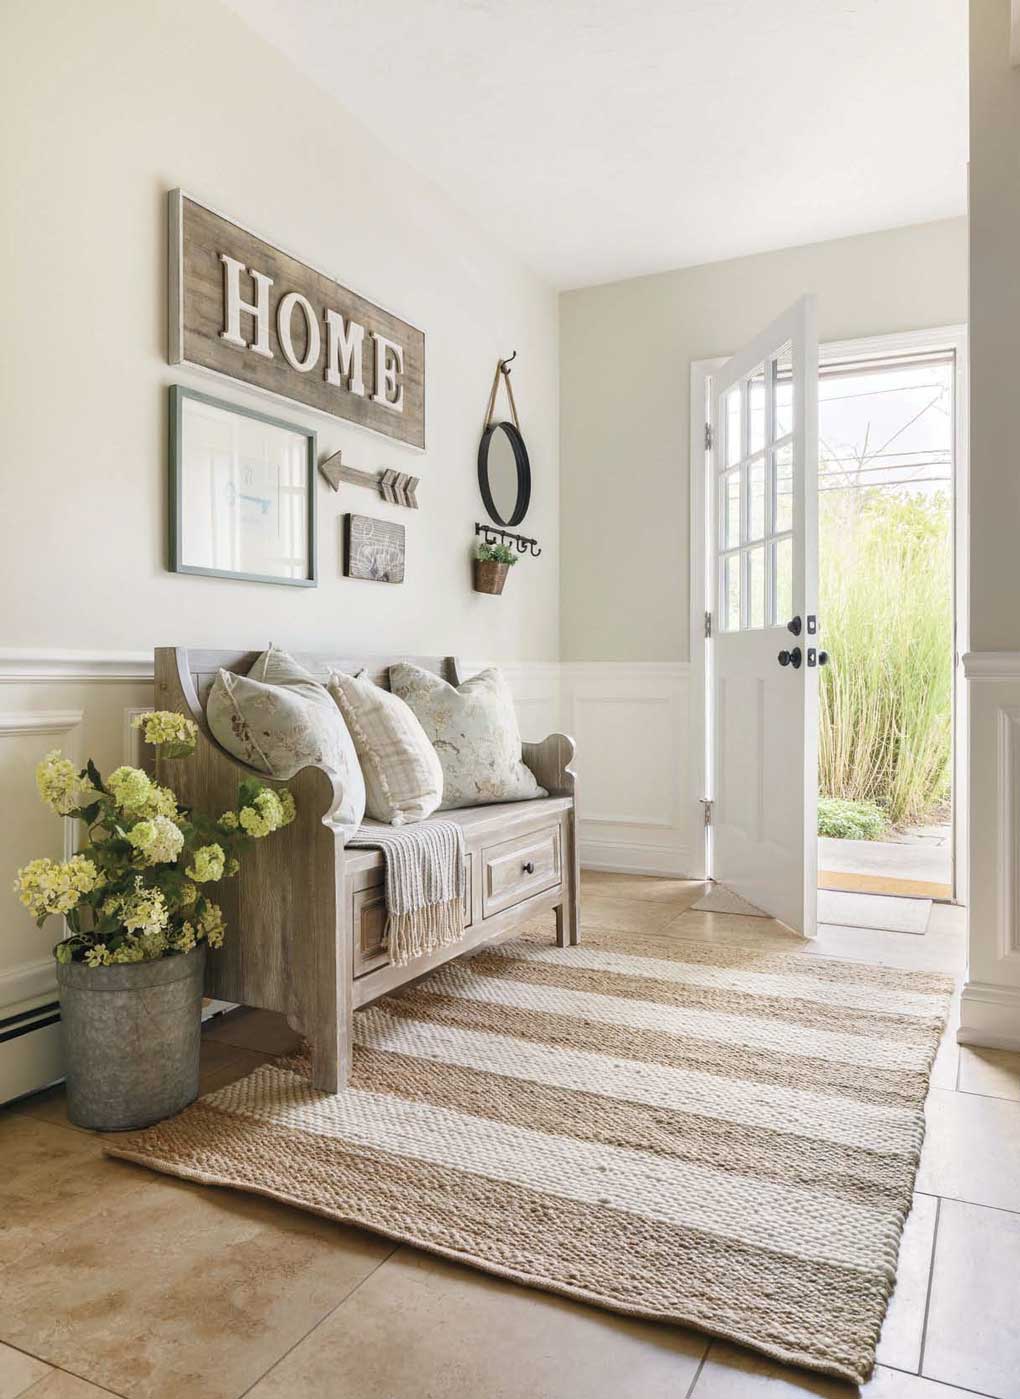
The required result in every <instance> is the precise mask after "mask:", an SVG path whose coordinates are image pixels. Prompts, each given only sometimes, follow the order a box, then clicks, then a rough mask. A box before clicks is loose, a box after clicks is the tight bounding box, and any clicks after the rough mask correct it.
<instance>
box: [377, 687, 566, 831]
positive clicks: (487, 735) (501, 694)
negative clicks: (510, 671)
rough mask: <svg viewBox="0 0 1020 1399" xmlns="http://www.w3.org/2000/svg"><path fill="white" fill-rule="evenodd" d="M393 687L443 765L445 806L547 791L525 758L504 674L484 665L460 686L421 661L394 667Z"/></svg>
mask: <svg viewBox="0 0 1020 1399" xmlns="http://www.w3.org/2000/svg"><path fill="white" fill-rule="evenodd" d="M390 688H391V690H392V691H393V693H394V694H395V695H399V696H400V698H401V699H402V700H404V701H405V703H406V704H408V705H409V706H410V708H411V709H412V710H413V711H414V713H415V714H416V715H417V717H418V721H419V723H420V724H421V726H422V728H423V729H424V730H425V732H426V734H427V735H428V736H429V738H430V739H431V741H432V746H433V747H434V748H435V750H436V752H437V753H438V755H439V761H440V763H441V764H442V767H443V802H442V808H443V809H444V810H449V809H450V808H451V807H457V806H482V805H485V804H486V803H488V802H518V801H528V800H530V799H531V798H532V797H545V796H548V793H547V792H546V790H545V788H544V787H540V786H539V785H538V783H537V782H536V781H535V776H534V773H532V771H531V769H530V768H529V767H528V766H527V765H526V764H525V763H524V760H523V759H522V757H521V735H520V730H519V729H518V727H517V716H516V715H515V713H514V701H513V696H512V694H511V693H510V686H509V685H508V684H507V682H506V679H505V678H504V676H503V673H502V672H501V671H499V670H496V669H491V670H483V671H481V672H480V673H479V674H478V675H473V676H472V677H471V679H470V680H465V681H464V683H463V684H462V685H459V686H457V688H456V689H455V688H454V687H453V686H452V685H449V684H447V682H446V681H445V680H443V679H441V678H440V677H439V676H438V675H433V674H432V672H431V671H428V670H422V669H421V668H420V667H419V666H416V665H408V664H407V663H406V662H403V661H402V662H400V664H398V665H393V666H390Z"/></svg>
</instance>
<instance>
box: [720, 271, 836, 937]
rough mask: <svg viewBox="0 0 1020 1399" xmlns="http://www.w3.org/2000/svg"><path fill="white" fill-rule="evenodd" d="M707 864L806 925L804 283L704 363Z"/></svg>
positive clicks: (814, 741)
mask: <svg viewBox="0 0 1020 1399" xmlns="http://www.w3.org/2000/svg"><path fill="white" fill-rule="evenodd" d="M709 412H710V428H711V433H710V436H709V438H708V441H709V442H710V443H711V449H710V454H709V470H710V473H711V487H712V489H711V490H710V491H709V493H708V499H709V501H710V505H709V515H710V519H709V545H710V551H709V555H710V563H711V567H710V570H709V579H710V580H711V592H712V594H714V596H713V600H712V602H711V603H710V604H709V605H710V608H711V613H712V626H711V627H710V628H708V629H707V630H709V631H710V632H711V637H712V639H711V641H710V642H709V643H708V650H709V662H708V676H709V706H708V712H709V745H710V749H709V758H710V764H709V767H708V771H709V773H711V774H712V788H711V792H710V796H711V797H712V807H711V812H712V820H711V849H710V860H711V864H710V868H711V870H712V874H713V877H714V878H715V879H717V880H718V881H719V882H720V883H721V884H724V885H726V887H727V888H729V889H731V890H732V891H733V892H734V893H736V894H738V895H740V896H741V897H742V898H744V899H747V900H748V901H749V902H750V903H752V904H754V905H756V907H758V908H760V909H761V910H762V911H763V912H765V913H770V914H771V915H772V916H773V917H774V918H778V919H779V920H780V921H781V922H783V923H785V924H787V926H788V927H790V928H793V929H795V930H796V931H797V932H799V933H803V934H804V936H805V937H813V936H814V934H815V928H816V900H817V889H816V885H817V877H818V868H817V867H818V841H817V829H816V827H817V801H818V660H819V655H821V657H822V661H823V663H824V660H825V655H824V652H821V653H820V652H819V649H818V640H819V639H818V635H817V613H818V495H817V488H818V335H817V330H816V328H815V302H814V297H812V296H805V297H802V298H801V299H800V300H799V301H797V302H796V303H795V304H794V305H793V306H791V307H790V309H789V310H788V311H786V312H785V313H784V314H783V315H782V316H780V317H779V319H778V320H776V321H773V323H772V324H771V325H770V326H769V327H768V329H767V330H765V331H763V332H762V333H761V334H760V335H758V336H756V337H755V339H754V340H753V341H752V342H751V343H750V345H748V346H747V347H746V348H745V349H744V350H742V351H741V352H740V353H739V354H737V355H734V357H733V358H732V359H731V360H730V361H729V362H728V363H727V364H725V365H724V366H723V367H722V369H721V370H719V371H718V373H717V374H714V375H713V377H712V386H711V395H710V408H709Z"/></svg>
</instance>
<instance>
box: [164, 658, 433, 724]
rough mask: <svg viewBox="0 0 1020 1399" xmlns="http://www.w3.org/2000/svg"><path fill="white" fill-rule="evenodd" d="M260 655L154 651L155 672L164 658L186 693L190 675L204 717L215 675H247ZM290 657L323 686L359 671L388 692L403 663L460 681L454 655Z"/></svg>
mask: <svg viewBox="0 0 1020 1399" xmlns="http://www.w3.org/2000/svg"><path fill="white" fill-rule="evenodd" d="M259 654H260V653H259V652H258V651H204V650H197V649H194V648H188V647H186V646H175V647H160V648H159V649H158V650H157V652H156V666H157V673H158V672H159V670H160V663H161V658H164V664H167V663H170V668H171V669H172V670H175V671H176V672H177V675H178V676H179V678H180V680H181V682H182V686H183V688H184V689H185V692H186V691H187V688H188V687H187V686H186V685H184V680H185V676H190V677H191V688H192V691H193V694H194V697H195V698H196V699H197V701H198V703H199V705H200V706H201V709H202V711H203V714H204V711H205V705H206V700H207V699H208V697H209V691H210V689H211V688H212V684H213V681H214V680H215V679H216V675H217V673H218V672H219V671H220V670H231V671H234V672H235V673H236V674H238V675H247V673H248V671H249V670H251V668H252V666H253V665H254V664H255V661H256V660H257V659H258V656H259ZM291 654H292V655H293V656H294V659H295V660H296V661H298V662H299V663H300V664H301V665H303V666H304V667H305V669H306V670H308V671H310V672H311V673H312V675H314V676H315V678H316V679H317V680H321V681H323V682H324V683H325V681H327V680H328V679H329V677H330V674H331V673H332V672H333V671H340V672H342V673H345V674H347V675H356V674H357V673H358V671H361V670H364V671H365V673H366V675H368V676H370V677H371V679H372V680H374V681H375V683H376V684H377V685H382V686H383V688H384V689H387V690H388V689H389V687H390V676H389V668H390V666H391V665H396V664H397V662H398V661H406V662H409V663H410V664H411V665H416V666H420V667H421V668H422V670H430V671H432V672H433V674H435V675H440V676H442V678H443V679H444V680H448V681H449V682H450V684H451V685H455V684H457V681H458V679H459V676H458V671H457V662H456V660H455V658H454V657H453V656H344V655H340V654H338V653H334V652H325V651H294V652H292V653H291ZM171 658H172V663H171ZM190 698H191V697H190V696H189V699H190Z"/></svg>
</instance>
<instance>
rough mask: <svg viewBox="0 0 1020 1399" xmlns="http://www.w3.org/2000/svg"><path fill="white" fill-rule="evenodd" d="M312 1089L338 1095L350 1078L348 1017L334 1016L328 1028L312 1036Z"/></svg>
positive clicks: (324, 1027) (325, 1027)
mask: <svg viewBox="0 0 1020 1399" xmlns="http://www.w3.org/2000/svg"><path fill="white" fill-rule="evenodd" d="M311 1047H312V1087H313V1088H316V1089H318V1091H319V1092H320V1093H340V1092H342V1091H343V1089H344V1088H346V1087H347V1084H348V1082H349V1081H350V1077H351V1036H350V1018H349V1017H347V1019H346V1020H341V1018H339V1017H337V1018H336V1020H335V1021H334V1023H333V1025H332V1026H329V1025H326V1026H323V1027H321V1028H320V1029H319V1030H317V1032H316V1033H315V1034H314V1035H313V1036H312V1040H311Z"/></svg>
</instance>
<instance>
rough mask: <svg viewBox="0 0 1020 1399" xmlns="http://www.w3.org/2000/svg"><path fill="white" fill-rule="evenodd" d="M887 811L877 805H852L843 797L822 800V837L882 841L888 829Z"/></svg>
mask: <svg viewBox="0 0 1020 1399" xmlns="http://www.w3.org/2000/svg"><path fill="white" fill-rule="evenodd" d="M888 824H889V823H888V821H887V820H886V815H885V812H884V811H883V810H882V808H881V807H879V806H876V805H875V803H874V802H848V801H844V800H843V798H842V797H819V798H818V834H819V835H820V836H832V837H833V839H835V840H878V839H879V838H880V837H881V836H883V835H884V834H885V832H886V828H887V826H888Z"/></svg>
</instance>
